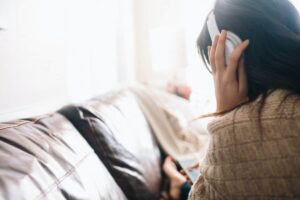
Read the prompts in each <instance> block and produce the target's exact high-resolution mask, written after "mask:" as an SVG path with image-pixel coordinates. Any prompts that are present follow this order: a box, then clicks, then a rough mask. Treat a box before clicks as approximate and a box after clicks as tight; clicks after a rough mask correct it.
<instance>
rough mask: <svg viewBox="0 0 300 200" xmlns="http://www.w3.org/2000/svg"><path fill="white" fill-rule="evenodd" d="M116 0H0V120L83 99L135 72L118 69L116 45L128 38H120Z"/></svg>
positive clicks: (128, 2) (127, 4)
mask: <svg viewBox="0 0 300 200" xmlns="http://www.w3.org/2000/svg"><path fill="white" fill-rule="evenodd" d="M119 1H120V0H109V1H107V0H84V1H83V0H51V1H48V0H26V1H24V0H0V26H1V23H3V24H5V26H6V28H7V30H5V31H0V121H5V120H10V119H14V118H20V117H29V116H32V115H36V114H42V113H46V112H49V111H52V110H55V109H57V108H59V107H61V106H62V105H64V104H66V103H69V102H78V101H82V100H84V99H87V98H89V97H91V96H93V95H95V94H99V93H102V92H105V91H107V90H109V89H111V88H113V87H115V85H116V84H117V83H118V82H119V80H127V77H133V76H134V75H133V72H132V71H133V70H131V72H130V73H129V74H127V75H126V74H125V75H124V74H120V73H119V71H120V70H119V68H120V67H121V63H120V62H119V61H118V60H117V57H118V55H119V54H121V53H122V52H120V51H121V50H120V49H121V48H120V45H122V44H123V43H126V42H127V41H128V40H129V41H130V40H132V38H129V37H126V38H123V39H120V34H119V33H120V32H122V31H124V30H122V28H123V25H122V23H123V24H124V23H126V20H124V19H122V16H120V12H119V11H120V9H121V8H120V5H123V4H119ZM125 1H126V6H127V7H126V9H127V10H125V11H123V12H125V13H126V14H127V15H129V14H128V13H130V12H129V11H130V9H132V7H131V6H132V4H131V3H130V2H131V0H125ZM121 19H122V21H121ZM129 20H130V19H129ZM1 21H2V22H1ZM128 24H129V26H126V30H125V32H126V31H127V32H126V33H128V32H129V33H128V34H130V31H131V29H132V24H131V25H130V23H128ZM120 40H122V41H121V42H120ZM130 56H131V57H130ZM133 56H134V55H133V53H132V54H130V55H129V56H128V57H129V58H128V59H131V58H132V57H133ZM130 62H132V60H125V61H124V63H123V64H124V65H125V67H126V63H130ZM128 66H129V64H128V65H127V67H128Z"/></svg>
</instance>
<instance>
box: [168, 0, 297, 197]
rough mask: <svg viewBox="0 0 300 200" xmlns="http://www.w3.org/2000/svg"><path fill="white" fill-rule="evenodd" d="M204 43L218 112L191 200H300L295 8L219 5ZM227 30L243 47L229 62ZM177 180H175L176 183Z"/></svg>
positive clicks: (266, 3) (268, 3)
mask: <svg viewBox="0 0 300 200" xmlns="http://www.w3.org/2000/svg"><path fill="white" fill-rule="evenodd" d="M213 13H214V15H215V20H216V23H217V25H218V28H219V29H220V30H223V31H222V32H221V34H220V35H218V36H216V37H215V38H213V39H211V36H210V33H209V30H208V27H207V24H205V25H204V27H203V30H202V32H201V34H200V36H199V39H198V41H197V46H198V49H199V52H200V54H201V56H202V58H203V60H204V62H205V63H206V65H207V66H210V67H209V68H210V71H211V72H212V75H213V78H214V84H215V94H216V101H217V110H216V113H214V114H213V115H214V116H215V119H214V120H213V121H212V122H211V123H210V124H209V125H208V130H209V132H210V135H211V139H210V144H209V149H208V151H207V154H206V157H205V159H204V161H203V162H202V163H200V171H201V176H200V177H199V178H198V180H197V181H196V182H195V183H194V185H193V186H192V189H191V192H190V199H192V200H194V199H300V170H299V169H300V137H299V136H300V101H299V99H300V19H299V13H298V12H297V10H296V8H295V7H294V6H293V5H292V4H291V3H290V2H289V1H288V0H217V1H216V4H215V6H214V10H213ZM225 30H228V31H230V32H233V33H235V34H236V35H237V36H238V37H239V38H240V39H241V40H242V41H243V42H242V43H240V44H239V45H238V46H237V47H236V48H235V49H234V51H233V52H232V53H231V54H230V56H229V59H228V60H227V59H226V51H225V45H226V42H225V41H226V38H227V34H228V31H225ZM171 180H172V179H171Z"/></svg>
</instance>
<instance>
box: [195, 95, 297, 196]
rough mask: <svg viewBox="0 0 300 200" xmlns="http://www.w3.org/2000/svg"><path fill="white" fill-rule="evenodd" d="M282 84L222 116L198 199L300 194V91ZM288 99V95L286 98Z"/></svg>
mask: <svg viewBox="0 0 300 200" xmlns="http://www.w3.org/2000/svg"><path fill="white" fill-rule="evenodd" d="M287 94H288V92H286V91H283V90H277V91H275V92H273V93H271V94H270V95H269V96H268V97H267V98H266V102H265V104H264V106H263V108H262V110H261V112H260V114H258V113H259V107H260V105H261V103H260V99H258V100H257V101H255V102H253V103H250V104H248V105H245V106H242V107H240V108H238V109H235V110H234V111H232V112H230V113H228V114H226V115H223V116H221V117H217V118H216V119H214V120H213V121H212V122H211V123H210V124H209V125H208V130H209V133H210V142H209V147H208V151H207V153H206V156H205V159H204V161H203V162H202V163H200V165H201V167H200V172H201V176H200V177H199V178H198V180H197V181H196V182H195V184H194V185H193V187H192V190H191V192H190V195H189V197H190V199H191V200H198V199H230V200H235V199H243V200H244V199H247V200H248V199H249V200H250V199H251V200H254V199H255V200H259V199H276V200H277V199H300V137H299V136H300V100H299V99H300V97H299V96H297V95H291V96H288V97H287V98H286V99H285V97H286V96H287ZM284 99H285V101H283V100H284Z"/></svg>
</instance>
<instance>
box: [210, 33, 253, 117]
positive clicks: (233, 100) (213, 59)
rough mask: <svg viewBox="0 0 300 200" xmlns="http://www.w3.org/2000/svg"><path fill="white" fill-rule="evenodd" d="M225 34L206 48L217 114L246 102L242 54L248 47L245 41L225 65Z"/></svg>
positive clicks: (217, 37) (247, 41) (247, 42)
mask: <svg viewBox="0 0 300 200" xmlns="http://www.w3.org/2000/svg"><path fill="white" fill-rule="evenodd" d="M226 36H227V32H226V31H222V33H221V35H220V36H216V37H215V38H214V41H213V44H212V46H209V47H208V55H209V61H210V65H211V68H212V72H213V77H214V84H215V93H216V100H217V113H222V112H224V111H228V110H231V109H233V108H235V107H236V106H238V105H240V104H242V103H244V102H245V101H247V77H246V72H245V66H244V61H243V58H242V55H243V52H244V51H245V49H246V48H247V47H248V45H249V40H245V41H244V42H243V43H241V44H240V45H238V46H237V47H236V49H235V50H234V51H233V52H232V53H231V55H230V58H229V62H228V65H227V66H226V64H225V41H226Z"/></svg>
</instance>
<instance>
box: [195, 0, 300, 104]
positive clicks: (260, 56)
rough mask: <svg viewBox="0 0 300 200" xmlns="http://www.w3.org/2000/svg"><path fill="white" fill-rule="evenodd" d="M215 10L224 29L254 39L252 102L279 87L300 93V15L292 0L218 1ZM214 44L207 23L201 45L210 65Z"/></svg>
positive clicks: (249, 67)
mask: <svg viewBox="0 0 300 200" xmlns="http://www.w3.org/2000/svg"><path fill="white" fill-rule="evenodd" d="M214 13H215V16H216V21H217V24H218V27H219V29H220V30H223V29H224V30H228V31H232V32H234V33H236V34H237V35H238V36H239V37H240V38H241V39H242V40H245V39H249V40H250V45H249V47H248V48H247V50H246V52H245V54H244V60H245V67H246V74H247V78H248V98H249V100H250V101H253V100H255V99H257V97H258V96H260V95H263V96H267V93H268V91H272V90H276V89H284V90H288V91H290V92H292V93H293V94H297V95H300V17H299V13H298V11H297V9H296V8H295V7H294V6H293V4H292V3H290V2H289V1H288V0H216V3H215V6H214ZM211 43H212V41H211V39H210V36H209V33H208V29H207V25H206V23H205V24H204V27H203V29H202V32H201V34H200V36H199V38H198V40H197V47H198V50H199V53H200V55H201V57H202V59H203V60H204V62H205V64H206V65H207V66H208V65H209V64H208V53H207V47H208V46H209V45H211Z"/></svg>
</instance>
